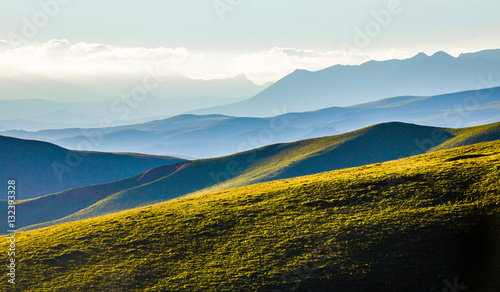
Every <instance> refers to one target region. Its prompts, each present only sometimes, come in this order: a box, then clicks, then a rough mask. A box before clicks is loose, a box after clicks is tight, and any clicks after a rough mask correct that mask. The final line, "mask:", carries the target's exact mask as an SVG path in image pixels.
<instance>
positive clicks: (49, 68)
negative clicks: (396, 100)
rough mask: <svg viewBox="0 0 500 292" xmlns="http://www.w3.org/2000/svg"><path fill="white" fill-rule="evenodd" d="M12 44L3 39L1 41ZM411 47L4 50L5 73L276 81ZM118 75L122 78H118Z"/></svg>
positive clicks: (49, 45)
mask: <svg viewBox="0 0 500 292" xmlns="http://www.w3.org/2000/svg"><path fill="white" fill-rule="evenodd" d="M2 44H5V47H9V46H8V43H6V42H5V41H1V40H0V46H2ZM412 55H414V53H411V52H402V51H396V50H390V51H385V52H377V53H359V52H347V51H331V52H318V51H313V50H305V49H297V48H290V47H288V48H285V47H274V48H272V49H270V50H267V51H261V52H254V53H249V54H244V55H234V56H232V57H227V58H226V59H215V58H208V57H207V56H206V55H205V54H202V53H197V54H194V53H192V52H190V51H189V50H188V49H187V48H185V47H176V48H167V47H157V48H144V47H116V46H111V45H108V44H102V43H86V42H79V43H74V44H73V43H71V42H70V41H68V40H66V39H52V40H50V41H48V42H46V43H44V44H41V45H38V46H35V45H27V46H21V47H18V48H6V49H2V50H0V75H4V76H5V75H8V76H11V75H15V74H23V73H29V74H41V75H48V76H50V77H57V76H60V75H61V74H63V75H64V76H67V75H68V74H70V75H71V74H74V75H76V76H81V75H92V76H95V75H103V76H109V75H113V76H120V75H123V74H130V73H138V72H143V71H144V70H146V69H148V68H156V67H158V66H161V67H162V68H163V70H164V71H168V72H175V73H180V74H182V75H185V76H187V77H189V78H193V79H207V80H209V79H223V78H229V77H233V76H236V75H240V74H245V75H246V76H247V77H248V78H249V79H250V80H252V81H254V82H255V83H258V84H263V83H266V82H269V81H277V80H278V79H280V78H282V77H284V76H286V75H287V74H289V73H291V72H293V71H294V70H296V69H306V70H311V71H316V70H320V69H324V68H326V67H329V66H333V65H336V64H344V65H356V64H361V63H363V62H366V61H369V60H371V59H376V60H386V59H392V58H406V57H410V56H412ZM118 78H119V77H118Z"/></svg>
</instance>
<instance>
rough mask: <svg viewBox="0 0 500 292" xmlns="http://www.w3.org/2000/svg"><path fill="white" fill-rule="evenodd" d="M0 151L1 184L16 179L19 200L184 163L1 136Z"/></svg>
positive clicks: (179, 160) (164, 157) (169, 158)
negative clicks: (71, 148) (88, 150)
mask: <svg viewBox="0 0 500 292" xmlns="http://www.w3.org/2000/svg"><path fill="white" fill-rule="evenodd" d="M87 142H89V141H87ZM0 151H1V155H0V169H2V172H1V173H0V181H7V180H8V179H12V178H15V179H17V181H18V185H19V187H20V191H19V194H18V199H30V198H36V197H40V196H43V195H47V194H53V193H57V192H60V191H64V190H68V189H73V188H76V187H82V186H89V185H94V184H101V183H107V182H112V181H116V180H120V179H124V178H127V177H131V176H134V175H137V174H140V173H143V172H145V171H147V170H149V169H151V168H154V167H158V166H163V165H168V164H174V163H178V162H182V161H183V160H182V159H178V158H173V157H167V156H152V155H139V154H112V153H97V152H84V151H71V150H67V149H64V148H61V147H59V146H55V145H52V144H49V143H45V142H39V141H32V140H22V139H16V138H10V137H3V136H0Z"/></svg>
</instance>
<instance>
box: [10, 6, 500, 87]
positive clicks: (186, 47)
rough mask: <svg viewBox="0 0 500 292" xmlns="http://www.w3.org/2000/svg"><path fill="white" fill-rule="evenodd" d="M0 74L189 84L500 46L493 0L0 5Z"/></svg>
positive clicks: (259, 80) (264, 78)
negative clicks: (151, 71) (150, 77)
mask: <svg viewBox="0 0 500 292" xmlns="http://www.w3.org/2000/svg"><path fill="white" fill-rule="evenodd" d="M0 3H1V7H2V8H3V9H1V10H0V77H3V78H22V77H23V76H33V75H44V76H50V77H51V78H55V79H57V78H67V77H68V76H77V77H78V78H85V76H93V77H94V78H95V77H96V76H97V77H99V76H108V77H109V76H114V77H115V78H117V79H119V78H120V76H122V75H123V74H134V72H141V71H142V70H146V68H152V67H157V66H158V65H161V66H162V68H165V70H166V71H169V72H176V73H180V74H183V75H185V76H187V77H189V78H194V79H207V80H210V79H224V78H230V77H233V76H236V75H239V74H245V75H246V76H247V77H248V78H249V79H250V80H252V81H253V82H254V83H256V84H264V83H266V82H270V81H271V82H274V81H277V80H279V79H280V78H282V77H284V76H285V75H287V74H289V73H291V72H293V71H294V70H295V69H307V70H320V69H323V68H326V67H329V66H332V65H336V64H352V65H354V64H360V63H363V62H365V61H368V60H372V59H375V60H386V59H394V58H397V59H402V58H408V57H411V56H413V55H415V54H417V53H418V52H425V53H427V54H432V53H434V52H436V51H446V52H448V53H450V54H452V55H454V56H457V55H459V54H460V53H462V52H473V51H479V50H483V49H494V48H500V18H499V17H498V11H500V1H498V0H479V1H470V0H439V1H435V0H434V1H430V0H418V1H417V0H413V1H404V0H401V1H398V0H351V1H346V0H345V1H337V0H315V1H311V0H309V1H306V0H141V1H139V0H99V1H97V0H85V1H83V0H80V1H77V0H39V1H35V0H0Z"/></svg>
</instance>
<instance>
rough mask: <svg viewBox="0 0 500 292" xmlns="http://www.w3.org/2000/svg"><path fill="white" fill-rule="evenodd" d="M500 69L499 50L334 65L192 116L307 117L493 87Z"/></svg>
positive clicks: (289, 77)
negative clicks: (338, 109)
mask: <svg viewBox="0 0 500 292" xmlns="http://www.w3.org/2000/svg"><path fill="white" fill-rule="evenodd" d="M499 66H500V50H490V51H482V52H477V53H470V54H465V55H461V56H459V57H456V58H455V57H452V56H450V55H448V54H446V53H444V52H437V53H436V54H434V55H432V56H427V55H426V54H424V53H420V54H418V55H416V56H414V57H413V58H410V59H405V60H388V61H370V62H367V63H364V64H361V65H359V66H344V65H336V66H332V67H329V68H326V69H323V70H320V71H316V72H311V71H306V70H296V71H295V72H293V73H291V74H289V75H287V76H285V77H284V78H282V79H280V80H278V81H277V82H275V83H274V84H273V85H271V86H270V87H269V88H267V89H265V90H263V91H262V92H260V93H259V94H257V95H255V96H254V97H252V98H250V99H247V100H244V101H241V102H237V103H233V104H229V105H224V106H220V107H212V108H208V109H203V110H196V111H193V112H192V113H195V114H214V113H217V114H225V115H232V116H245V117H248V116H251V117H269V116H273V115H274V114H273V109H277V110H282V109H283V108H286V109H287V110H288V111H289V112H304V111H313V110H319V109H322V108H328V107H333V106H352V105H356V104H360V103H366V102H372V101H375V100H379V99H381V98H386V97H395V96H408V95H413V96H414V95H417V96H430V95H439V94H446V93H450V92H459V91H464V90H470V89H475V88H484V87H494V86H498V85H499V84H498V83H495V82H491V80H490V78H489V77H491V76H492V74H494V72H497V68H498V67H499ZM488 81H489V82H488ZM488 83H489V84H488Z"/></svg>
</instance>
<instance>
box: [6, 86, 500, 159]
mask: <svg viewBox="0 0 500 292" xmlns="http://www.w3.org/2000/svg"><path fill="white" fill-rule="evenodd" d="M279 110H281V109H279ZM499 112H500V87H496V88H487V89H482V90H473V91H464V92H456V93H450V94H444V95H438V96H401V97H394V98H387V99H383V100H379V101H376V102H370V103H366V104H360V105H356V106H352V107H345V108H342V107H333V108H326V109H322V110H318V111H314V112H303V113H289V114H285V113H284V112H281V113H280V112H276V113H275V114H278V115H277V116H276V117H272V118H246V117H231V116H224V115H204V116H198V115H192V114H184V115H179V116H175V117H171V118H168V119H163V120H158V121H153V122H148V123H141V124H134V125H127V126H119V127H110V128H107V129H101V128H96V129H85V130H83V129H64V130H44V131H38V132H26V131H9V132H6V133H4V135H6V136H13V137H18V138H25V139H34V140H41V141H46V142H50V143H54V144H56V145H59V146H61V147H64V148H68V149H78V145H79V144H80V143H86V142H87V141H88V140H89V139H90V140H92V139H94V138H93V135H96V133H99V134H101V135H102V137H103V139H102V142H101V143H99V145H96V149H95V150H98V151H104V152H134V153H136V152H137V153H148V154H157V155H166V154H168V155H170V156H175V157H195V158H212V157H221V156H225V155H231V154H234V153H238V152H241V151H243V150H247V149H251V148H259V147H262V146H266V145H272V144H277V143H287V142H292V141H297V140H304V139H309V138H318V137H324V136H331V135H335V134H339V133H347V132H350V131H354V130H358V129H361V128H364V127H368V126H370V125H374V124H379V123H385V122H392V121H399V122H406V123H415V124H419V125H425V126H433V127H446V128H462V127H468V126H476V125H482V124H489V123H493V122H498V121H500V116H499ZM124 140H126V141H127V143H124ZM252 140H254V142H252V143H250V142H249V141H252ZM250 144H252V145H250ZM242 145H243V146H244V147H242Z"/></svg>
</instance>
